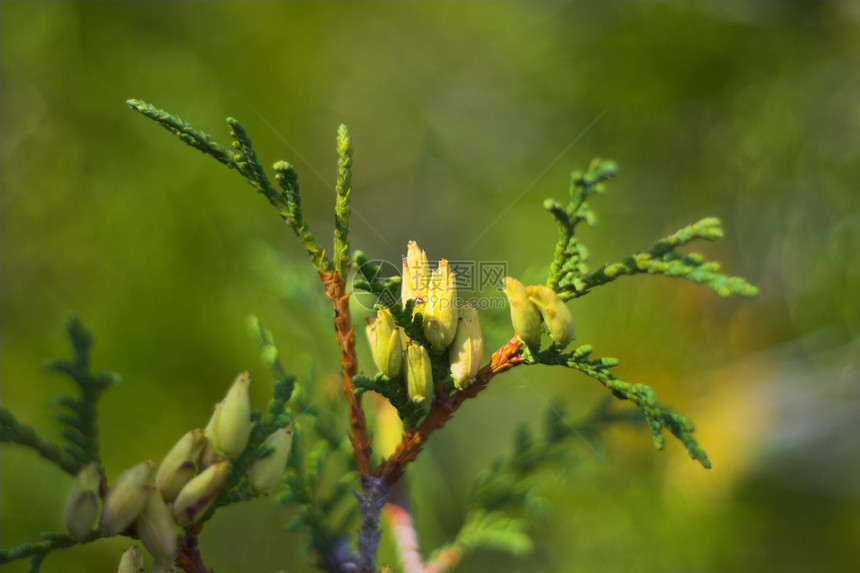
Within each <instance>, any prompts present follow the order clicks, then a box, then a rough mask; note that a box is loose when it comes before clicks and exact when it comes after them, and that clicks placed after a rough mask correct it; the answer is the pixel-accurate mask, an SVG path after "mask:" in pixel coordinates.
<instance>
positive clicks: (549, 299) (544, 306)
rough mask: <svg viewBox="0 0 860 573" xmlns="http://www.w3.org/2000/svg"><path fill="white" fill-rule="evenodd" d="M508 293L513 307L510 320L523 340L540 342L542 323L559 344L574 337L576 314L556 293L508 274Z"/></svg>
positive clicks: (506, 285)
mask: <svg viewBox="0 0 860 573" xmlns="http://www.w3.org/2000/svg"><path fill="white" fill-rule="evenodd" d="M504 291H505V296H507V297H508V303H510V307H511V322H513V324H514V331H515V332H516V333H517V336H519V337H520V340H522V341H523V342H525V343H526V344H527V345H529V346H535V345H537V344H539V343H540V335H541V323H543V324H545V325H546V329H547V331H548V332H549V336H550V338H552V339H553V341H554V342H556V343H558V344H567V343H568V342H570V341H571V340H573V315H571V314H570V310H568V308H567V306H565V304H564V302H563V301H562V300H561V299H560V298H559V297H558V295H557V294H556V292H555V291H554V290H552V289H551V288H549V287H547V286H544V285H532V286H529V287H525V286H523V284H522V283H521V282H520V281H518V280H517V279H515V278H511V277H505V288H504Z"/></svg>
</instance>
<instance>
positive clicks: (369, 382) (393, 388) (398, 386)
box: [353, 372, 427, 428]
mask: <svg viewBox="0 0 860 573" xmlns="http://www.w3.org/2000/svg"><path fill="white" fill-rule="evenodd" d="M353 382H355V391H356V392H357V393H364V392H367V391H370V390H372V391H374V392H376V393H377V394H380V395H382V396H384V397H385V399H386V400H388V401H389V402H390V403H391V405H392V406H394V408H395V409H396V410H397V415H398V416H399V417H400V419H401V420H402V421H403V424H404V425H405V427H407V428H414V427H415V426H416V425H417V424H418V422H419V421H420V420H421V417H422V416H423V415H424V414H426V413H427V409H426V408H424V407H423V406H422V405H419V404H416V403H415V402H413V401H412V399H411V398H409V392H407V391H406V384H404V383H403V380H401V379H400V378H397V379H392V378H389V377H387V376H385V375H384V374H382V373H381V372H377V373H376V376H374V377H373V378H368V377H367V376H363V375H361V374H358V375H356V376H355V378H354V379H353Z"/></svg>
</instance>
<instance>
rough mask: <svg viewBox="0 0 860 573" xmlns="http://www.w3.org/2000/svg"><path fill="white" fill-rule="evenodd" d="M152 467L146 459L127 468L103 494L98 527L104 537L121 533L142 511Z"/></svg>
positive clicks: (150, 462)
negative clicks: (103, 498)
mask: <svg viewBox="0 0 860 573" xmlns="http://www.w3.org/2000/svg"><path fill="white" fill-rule="evenodd" d="M153 467H154V464H153V463H152V461H146V462H143V463H141V464H138V465H136V466H134V467H131V468H128V469H127V470H125V471H124V472H122V473H121V474H119V477H118V478H116V482H114V484H113V486H112V487H111V488H110V489H109V490H108V492H107V494H105V500H104V505H103V507H102V518H101V523H100V524H99V527H100V528H101V530H102V533H104V535H105V536H106V537H110V536H112V535H119V534H120V533H122V531H123V530H125V528H126V527H128V526H129V525H131V523H132V522H133V521H134V520H135V519H137V516H138V515H140V512H141V511H143V506H144V505H145V504H146V498H147V494H148V493H149V489H148V485H149V481H150V476H152V470H153Z"/></svg>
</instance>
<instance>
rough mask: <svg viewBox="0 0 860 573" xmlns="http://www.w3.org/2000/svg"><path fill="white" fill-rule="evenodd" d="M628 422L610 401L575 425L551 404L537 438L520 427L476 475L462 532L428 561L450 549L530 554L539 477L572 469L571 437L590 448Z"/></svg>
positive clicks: (542, 506) (539, 507)
mask: <svg viewBox="0 0 860 573" xmlns="http://www.w3.org/2000/svg"><path fill="white" fill-rule="evenodd" d="M631 421H632V419H631V418H630V416H628V415H625V414H623V413H616V412H613V411H611V410H610V409H609V402H608V401H603V402H601V403H599V404H598V405H597V407H596V408H594V410H593V411H592V412H591V413H589V414H588V415H587V416H586V417H585V418H584V419H582V420H580V421H578V423H576V424H573V423H571V422H570V421H568V419H567V417H566V415H565V413H564V411H563V409H562V407H561V405H560V404H557V403H551V404H549V405H548V407H547V409H546V412H545V414H544V419H543V424H542V428H541V430H540V431H539V432H538V433H535V432H534V431H533V430H532V429H531V427H530V424H527V423H523V424H522V425H520V427H519V428H518V430H517V432H516V435H515V439H514V444H513V447H512V449H511V451H510V452H509V453H508V454H507V455H503V456H499V457H498V458H496V459H495V460H494V461H493V462H492V463H491V464H490V465H489V466H488V467H487V468H486V469H485V470H484V471H482V472H481V473H480V474H479V475H478V476H477V478H476V479H475V482H474V483H473V485H472V488H471V492H470V493H469V496H468V499H469V505H468V508H467V511H466V513H465V515H464V517H463V525H462V526H461V528H460V531H459V532H458V533H457V534H456V536H455V537H454V538H453V540H452V541H450V542H449V543H448V544H446V545H445V546H443V547H441V548H439V549H437V550H436V551H435V552H434V556H433V557H432V558H431V561H432V560H433V559H435V558H436V557H438V556H439V555H441V554H443V553H444V552H446V551H449V550H453V551H456V552H457V553H459V554H461V555H466V554H468V553H471V552H474V551H476V550H479V549H482V548H486V549H495V550H499V551H506V552H509V553H512V554H514V555H523V554H525V553H527V552H528V551H530V550H531V548H532V539H531V537H530V535H529V534H528V531H527V529H528V521H529V518H534V517H535V516H536V515H538V514H540V513H542V512H543V511H544V510H545V503H544V499H543V496H542V494H541V487H540V486H541V482H542V481H543V480H542V478H544V477H545V476H546V475H547V473H548V472H550V471H554V472H559V471H561V472H564V471H566V470H567V468H569V467H570V466H571V444H570V443H569V441H570V440H571V438H578V439H581V440H583V441H584V442H585V443H587V444H589V446H590V447H594V446H592V445H591V444H592V443H597V442H598V439H599V430H600V429H601V428H603V427H606V426H609V425H611V424H617V423H627V422H631Z"/></svg>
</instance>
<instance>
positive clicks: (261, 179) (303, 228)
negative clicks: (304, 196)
mask: <svg viewBox="0 0 860 573" xmlns="http://www.w3.org/2000/svg"><path fill="white" fill-rule="evenodd" d="M126 103H127V104H128V106H129V107H130V108H131V109H133V110H135V111H137V112H140V113H141V114H143V115H145V116H146V117H148V118H150V119H152V120H155V121H156V122H158V123H159V124H160V125H162V126H163V127H164V128H165V129H167V131H169V132H170V133H172V134H173V135H175V136H176V137H178V138H179V139H180V140H182V141H183V142H185V143H187V144H188V145H190V146H191V147H193V148H194V149H198V150H200V151H202V152H203V153H205V154H207V155H211V156H212V157H214V158H215V159H216V160H218V161H219V162H221V163H223V164H224V165H226V166H227V167H230V168H233V169H235V170H236V171H238V172H239V174H241V175H242V176H243V177H244V178H245V179H246V180H247V181H248V183H250V184H251V185H252V186H253V187H254V189H256V190H257V191H258V192H259V193H261V194H263V195H264V196H265V197H266V199H268V200H269V203H271V204H272V206H273V207H275V209H276V210H277V211H278V214H280V215H281V217H282V218H283V219H284V220H285V221H286V222H287V223H288V224H289V225H290V228H292V229H293V231H294V232H295V233H296V236H298V238H299V241H300V242H301V243H302V245H303V246H304V247H305V250H306V251H307V254H308V257H309V258H310V259H311V262H312V263H313V264H314V266H315V267H316V268H317V270H318V271H320V272H327V271H331V270H332V269H333V265H332V262H331V260H329V259H328V257H326V254H325V250H323V248H322V246H321V245H320V243H319V241H318V240H317V238H316V237H315V236H314V234H313V233H311V231H310V228H309V227H308V224H307V222H306V221H305V219H304V216H303V215H302V204H301V198H300V196H299V183H298V176H297V175H296V171H295V169H294V168H293V166H292V165H290V164H289V163H287V162H286V161H279V162H278V163H276V164H275V166H274V168H275V171H276V173H277V174H276V176H275V180H276V181H277V182H278V185H279V186H280V187H281V189H282V190H281V191H278V190H277V189H275V187H274V186H273V185H272V183H271V181H270V180H269V178H268V176H267V175H266V170H265V169H264V168H263V166H262V164H261V163H260V160H259V159H258V158H257V153H256V152H255V151H254V146H253V145H252V144H251V138H250V137H248V132H247V131H246V130H245V128H244V127H243V126H242V124H241V123H239V122H238V121H237V120H235V119H234V118H232V117H228V118H227V124H228V125H229V126H230V134H231V135H232V136H233V139H234V141H233V148H234V149H235V151H230V150H229V149H227V148H226V147H224V146H223V145H220V144H219V143H217V142H216V141H215V140H214V139H213V138H212V136H210V135H209V134H207V133H204V132H203V131H200V130H198V129H196V128H195V127H193V126H192V125H191V124H189V123H187V122H184V121H182V120H181V119H180V118H178V117H176V116H174V115H171V114H170V113H168V112H166V111H164V110H163V109H158V108H157V107H155V106H153V105H151V104H149V103H147V102H145V101H141V100H137V99H130V100H128V101H127V102H126Z"/></svg>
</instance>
